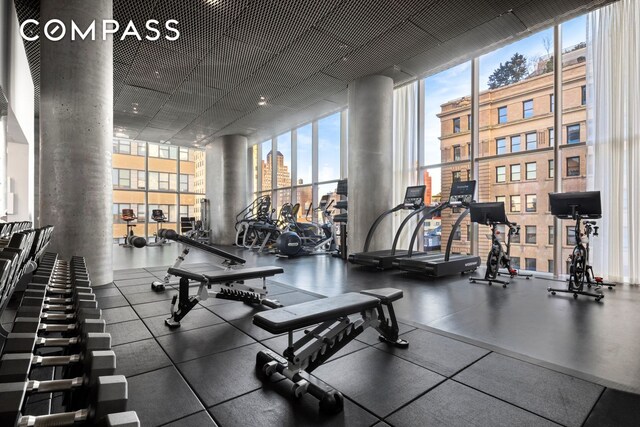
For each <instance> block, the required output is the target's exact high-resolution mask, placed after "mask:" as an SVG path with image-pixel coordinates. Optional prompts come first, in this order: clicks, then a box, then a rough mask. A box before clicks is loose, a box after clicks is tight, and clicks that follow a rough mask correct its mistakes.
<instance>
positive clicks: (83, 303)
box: [20, 294, 98, 313]
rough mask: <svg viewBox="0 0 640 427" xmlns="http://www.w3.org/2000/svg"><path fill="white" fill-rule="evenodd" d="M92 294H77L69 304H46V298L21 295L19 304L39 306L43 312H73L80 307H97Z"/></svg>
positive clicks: (21, 305)
mask: <svg viewBox="0 0 640 427" xmlns="http://www.w3.org/2000/svg"><path fill="white" fill-rule="evenodd" d="M95 298H96V297H95V295H94V294H87V295H86V296H85V295H84V294H83V295H78V299H76V300H75V301H73V302H72V303H71V304H48V303H47V302H46V298H41V297H23V298H22V302H21V304H20V308H22V307H39V308H40V310H41V311H44V312H52V311H53V312H65V313H68V312H74V311H78V310H80V309H81V308H98V302H97V301H96V300H95Z"/></svg>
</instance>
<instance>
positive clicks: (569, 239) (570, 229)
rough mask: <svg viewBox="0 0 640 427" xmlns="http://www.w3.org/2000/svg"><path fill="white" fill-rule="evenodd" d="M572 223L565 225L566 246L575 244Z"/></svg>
mask: <svg viewBox="0 0 640 427" xmlns="http://www.w3.org/2000/svg"><path fill="white" fill-rule="evenodd" d="M573 227H574V226H573V225H567V234H566V236H567V241H566V245H567V246H574V245H575V244H576V233H575V231H576V229H575V228H573Z"/></svg>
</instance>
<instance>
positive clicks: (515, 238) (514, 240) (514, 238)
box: [511, 233, 520, 243]
mask: <svg viewBox="0 0 640 427" xmlns="http://www.w3.org/2000/svg"><path fill="white" fill-rule="evenodd" d="M511 243H520V233H518V234H514V235H513V236H511Z"/></svg>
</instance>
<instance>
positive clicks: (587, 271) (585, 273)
mask: <svg viewBox="0 0 640 427" xmlns="http://www.w3.org/2000/svg"><path fill="white" fill-rule="evenodd" d="M549 205H550V206H551V213H552V214H553V215H555V216H556V217H558V218H560V219H572V220H574V221H575V226H574V229H573V230H574V238H575V246H574V247H573V251H572V253H571V255H570V256H569V261H570V265H569V281H568V285H567V289H556V288H551V287H549V288H547V292H550V293H551V295H555V294H556V293H557V292H564V293H572V294H573V297H574V298H578V295H586V296H590V297H593V298H595V300H596V301H600V300H601V299H602V298H604V295H603V294H601V293H595V292H588V291H585V289H584V286H585V285H587V287H588V288H590V287H591V286H594V285H595V286H596V289H600V288H602V286H607V287H608V288H609V289H612V288H613V286H615V284H614V283H605V282H604V280H603V279H602V277H596V276H595V275H594V273H593V268H592V267H591V266H590V265H589V236H590V235H591V234H593V235H594V236H597V235H598V227H597V226H596V222H595V221H593V220H594V219H599V218H601V217H602V208H601V206H600V192H599V191H586V192H572V193H549ZM583 222H584V233H583V232H582V231H581V230H582V229H583V227H582V224H583Z"/></svg>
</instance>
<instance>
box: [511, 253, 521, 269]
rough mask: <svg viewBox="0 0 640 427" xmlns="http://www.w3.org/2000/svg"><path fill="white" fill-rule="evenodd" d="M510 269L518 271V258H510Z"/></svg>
mask: <svg viewBox="0 0 640 427" xmlns="http://www.w3.org/2000/svg"><path fill="white" fill-rule="evenodd" d="M511 268H515V269H516V270H519V269H520V257H519V256H512V257H511Z"/></svg>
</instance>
